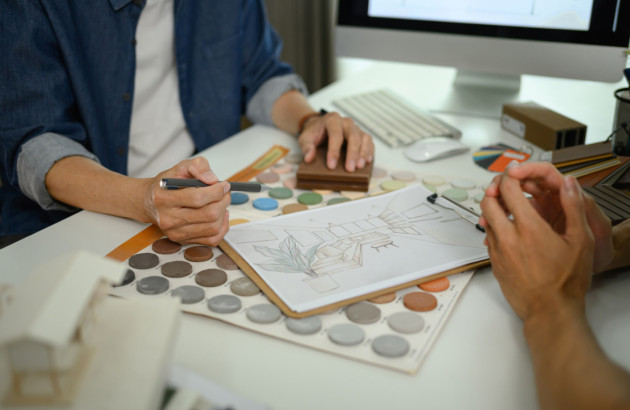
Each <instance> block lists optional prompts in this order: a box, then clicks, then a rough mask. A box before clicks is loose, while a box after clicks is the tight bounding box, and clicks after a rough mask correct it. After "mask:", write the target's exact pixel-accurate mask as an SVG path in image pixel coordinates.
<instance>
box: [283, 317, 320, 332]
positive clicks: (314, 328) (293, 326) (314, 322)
mask: <svg viewBox="0 0 630 410" xmlns="http://www.w3.org/2000/svg"><path fill="white" fill-rule="evenodd" d="M285 325H286V326H287V329H289V330H290V331H291V332H293V333H297V334H298V335H312V334H313V333H317V332H319V331H320V330H321V328H322V319H321V318H320V317H319V316H310V317H305V318H303V319H293V318H288V319H287V320H286V321H285Z"/></svg>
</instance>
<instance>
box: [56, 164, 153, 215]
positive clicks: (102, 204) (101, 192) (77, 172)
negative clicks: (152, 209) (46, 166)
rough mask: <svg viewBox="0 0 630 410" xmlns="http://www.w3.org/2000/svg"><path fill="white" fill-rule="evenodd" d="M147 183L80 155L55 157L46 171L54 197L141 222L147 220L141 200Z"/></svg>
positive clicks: (95, 210) (144, 205)
mask: <svg viewBox="0 0 630 410" xmlns="http://www.w3.org/2000/svg"><path fill="white" fill-rule="evenodd" d="M149 184H150V179H140V178H130V177H127V176H124V175H121V174H118V173H116V172H113V171H110V170H108V169H107V168H105V167H103V166H102V165H100V164H98V163H96V162H94V161H92V160H90V159H88V158H84V157H80V156H70V157H66V158H64V159H62V160H59V161H57V162H56V163H55V164H54V165H53V166H52V167H51V168H50V170H49V171H48V173H47V174H46V188H47V189H48V192H49V193H50V195H51V196H52V197H53V198H54V199H56V200H57V201H60V202H63V203H65V204H68V205H72V206H75V207H77V208H81V209H85V210H89V211H94V212H99V213H104V214H109V215H116V216H121V217H125V218H131V219H135V220H138V221H141V222H150V218H149V216H148V214H147V211H146V204H145V203H144V202H145V198H146V196H147V194H146V193H147V192H148V190H149Z"/></svg>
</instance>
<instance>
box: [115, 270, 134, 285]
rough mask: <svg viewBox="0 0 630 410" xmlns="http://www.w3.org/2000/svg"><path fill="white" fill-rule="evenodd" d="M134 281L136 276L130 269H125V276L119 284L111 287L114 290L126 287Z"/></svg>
mask: <svg viewBox="0 0 630 410" xmlns="http://www.w3.org/2000/svg"><path fill="white" fill-rule="evenodd" d="M134 280H136V274H135V273H133V271H132V270H131V269H127V271H126V272H125V276H124V277H123V278H122V280H121V281H120V282H119V283H115V284H113V285H112V286H114V287H115V288H117V287H119V286H127V285H128V284H130V283H131V282H133V281H134Z"/></svg>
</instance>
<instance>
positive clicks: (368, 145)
mask: <svg viewBox="0 0 630 410" xmlns="http://www.w3.org/2000/svg"><path fill="white" fill-rule="evenodd" d="M359 132H360V133H361V149H360V152H359V161H358V162H357V167H359V168H364V167H365V164H366V163H368V162H372V161H373V160H374V141H372V137H371V136H370V134H367V133H365V132H363V131H362V130H361V129H359Z"/></svg>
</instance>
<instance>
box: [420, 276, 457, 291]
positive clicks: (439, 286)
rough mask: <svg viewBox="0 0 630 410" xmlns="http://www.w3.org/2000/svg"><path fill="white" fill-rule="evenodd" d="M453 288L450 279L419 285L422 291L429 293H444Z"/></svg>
mask: <svg viewBox="0 0 630 410" xmlns="http://www.w3.org/2000/svg"><path fill="white" fill-rule="evenodd" d="M450 286H451V282H450V281H449V280H448V278H440V279H435V280H432V281H429V282H424V283H421V284H419V285H418V287H419V288H420V289H422V290H426V291H427V292H443V291H445V290H446V289H448V288H449V287H450Z"/></svg>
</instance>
